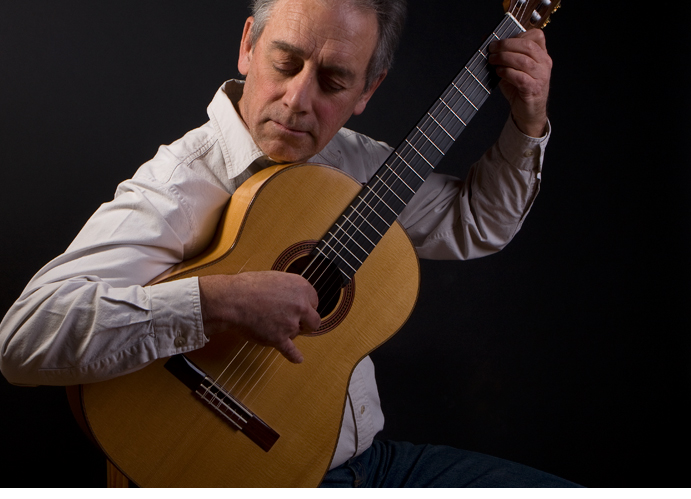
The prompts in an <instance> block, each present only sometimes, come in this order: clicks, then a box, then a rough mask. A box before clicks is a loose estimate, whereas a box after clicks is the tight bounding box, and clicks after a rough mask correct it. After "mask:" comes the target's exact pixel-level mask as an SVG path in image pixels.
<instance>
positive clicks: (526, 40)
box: [489, 29, 552, 137]
mask: <svg viewBox="0 0 691 499" xmlns="http://www.w3.org/2000/svg"><path fill="white" fill-rule="evenodd" d="M489 51H490V56H489V63H490V64H492V65H493V66H494V68H495V70H496V72H497V75H498V76H499V77H500V78H501V79H502V80H501V82H500V83H499V87H500V88H501V90H502V92H503V93H504V95H505V96H506V98H507V99H508V101H509V104H511V113H512V115H513V119H514V121H515V123H516V125H517V126H518V128H519V129H520V130H521V131H522V132H523V133H525V134H526V135H529V136H531V137H541V136H542V135H543V134H544V133H545V127H546V126H547V96H548V94H549V80H550V75H551V73H552V59H551V58H550V56H549V55H548V54H547V46H546V44H545V35H544V33H543V32H542V30H539V29H531V30H528V31H526V32H525V33H521V34H520V35H518V36H517V37H516V38H509V39H506V40H499V41H494V42H492V43H491V44H490V46H489Z"/></svg>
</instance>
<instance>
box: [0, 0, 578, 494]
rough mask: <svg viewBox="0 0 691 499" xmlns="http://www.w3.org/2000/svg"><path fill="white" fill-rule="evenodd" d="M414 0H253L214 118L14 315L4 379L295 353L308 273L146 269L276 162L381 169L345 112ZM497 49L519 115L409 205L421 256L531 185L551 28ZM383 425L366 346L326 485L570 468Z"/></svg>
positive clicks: (506, 216)
mask: <svg viewBox="0 0 691 499" xmlns="http://www.w3.org/2000/svg"><path fill="white" fill-rule="evenodd" d="M404 9H405V7H404V2H403V1H402V0H398V1H396V0H387V1H384V0H349V1H343V0H256V1H255V2H254V5H253V16H252V17H250V18H249V19H248V20H247V22H246V24H245V28H244V31H243V34H242V40H241V47H240V55H239V60H238V68H239V70H240V72H241V73H242V74H244V75H246V81H245V83H241V82H234V81H230V82H226V84H224V85H223V87H221V89H220V90H219V92H218V93H217V94H216V96H215V97H214V100H213V101H212V103H211V104H210V106H209V118H210V121H209V123H207V124H206V125H204V126H203V127H201V128H199V129H197V130H193V131H191V132H189V133H188V134H187V135H186V136H185V137H183V138H182V139H180V140H179V141H177V142H175V143H173V144H171V145H170V146H168V147H162V148H161V149H160V150H159V153H158V154H157V155H156V157H154V158H153V159H152V160H151V161H149V162H148V163H146V164H144V165H143V166H142V167H141V168H140V170H139V171H138V172H137V174H136V175H135V176H134V177H133V178H132V179H130V180H128V181H125V182H123V183H122V184H121V185H120V186H119V187H118V191H117V193H116V196H115V199H114V200H113V201H112V202H110V203H107V204H105V205H103V206H102V207H101V208H99V210H98V211H97V212H96V213H95V214H94V216H93V217H92V218H91V219H90V220H89V222H87V224H86V225H85V227H84V228H83V229H82V231H81V232H80V234H79V235H78V236H77V238H76V239H75V241H74V242H73V243H72V245H70V247H69V248H68V249H67V251H66V252H65V253H64V254H63V255H60V256H59V257H58V258H56V259H55V260H53V261H52V262H50V263H49V264H48V265H47V266H46V267H44V268H43V269H42V270H41V271H39V273H38V274H37V275H36V276H35V277H34V279H32V281H31V282H30V283H29V285H28V286H27V288H26V290H25V291H24V293H23V294H22V296H21V297H20V298H19V299H18V301H17V302H16V303H15V305H14V306H13V307H12V308H11V309H10V311H9V312H8V314H7V315H6V317H5V319H4V320H3V323H2V325H1V326H0V340H1V345H2V346H1V352H2V357H1V361H2V364H1V366H0V367H2V372H3V374H4V375H5V376H6V377H7V378H8V380H10V381H11V382H14V383H17V384H57V385H60V384H66V385H67V384H75V383H89V382H95V381H99V380H104V379H108V378H112V377H114V376H120V375H123V374H126V373H129V372H132V371H134V370H137V369H140V368H142V367H144V366H146V365H147V364H149V363H150V362H152V361H154V360H156V359H157V358H162V357H167V356H171V355H174V354H178V353H184V352H188V351H190V350H194V349H197V348H201V347H203V346H205V345H206V344H207V343H208V342H213V336H214V335H218V334H233V335H238V336H241V337H243V338H246V339H247V340H249V341H251V342H254V343H258V344H261V345H266V346H271V347H274V348H276V349H277V350H278V351H279V352H281V354H282V355H284V356H285V357H286V358H287V359H288V360H290V361H291V362H295V363H300V362H302V361H303V355H302V353H301V352H300V351H299V350H298V349H297V348H296V346H295V344H294V343H293V341H292V340H293V339H294V338H295V337H296V336H297V335H298V334H301V333H302V334H304V333H309V332H312V331H315V330H316V329H318V328H319V325H320V321H321V319H320V317H319V314H318V313H317V312H316V307H317V303H318V296H317V293H316V291H315V290H314V289H313V288H312V286H311V285H310V284H309V283H308V282H307V281H306V280H305V279H303V278H302V277H300V276H298V275H294V274H289V273H283V272H271V271H265V272H244V273H240V274H237V275H212V276H205V277H200V278H196V277H195V278H188V279H181V280H179V281H175V282H171V283H164V284H158V285H154V286H146V283H148V282H149V281H151V280H152V279H153V278H154V277H156V276H157V275H159V274H160V273H162V272H163V271H165V270H166V269H167V268H169V267H170V266H172V265H174V264H175V263H178V262H180V261H183V260H187V259H189V258H191V257H192V256H194V255H196V254H198V253H199V252H200V251H202V250H203V249H204V247H205V246H206V245H207V244H208V243H209V241H210V239H211V237H212V235H213V232H214V230H215V228H216V225H217V222H218V220H219V217H220V215H221V212H222V211H223V208H224V207H225V206H226V204H227V203H228V200H229V199H230V197H231V195H232V194H233V192H234V191H235V189H236V188H237V187H238V186H239V185H241V184H242V182H244V181H245V180H246V179H247V178H249V177H250V176H251V175H252V174H253V173H255V172H257V171H259V170H261V169H262V168H264V167H266V166H267V165H269V164H272V163H275V162H281V163H282V162H297V161H306V160H311V161H314V162H318V163H327V164H331V165H333V166H336V167H338V168H341V169H343V170H344V171H346V172H348V173H350V174H351V175H353V176H354V177H356V178H357V179H358V180H362V181H365V180H366V179H367V178H368V177H369V176H371V175H372V173H373V172H374V170H375V169H376V168H377V167H378V166H379V165H380V164H381V162H382V161H383V160H384V159H385V158H386V157H387V156H388V154H389V153H390V148H389V147H388V146H386V145H384V144H381V143H378V142H375V141H373V140H371V139H369V138H368V137H364V136H362V135H359V134H356V133H354V132H351V131H349V130H345V129H342V126H343V125H344V124H345V122H346V121H347V120H348V118H349V117H350V116H351V115H353V114H360V113H362V112H363V111H364V110H365V107H366V106H367V103H368V101H369V99H370V98H371V97H372V95H373V94H374V92H375V91H376V89H377V88H378V87H379V85H380V84H381V82H382V81H383V79H384V78H385V77H386V73H387V70H388V68H389V66H390V61H391V54H392V51H393V48H394V47H395V45H396V40H397V38H398V34H399V32H400V29H401V26H402V24H403V15H404ZM491 52H492V55H491V56H490V63H492V64H494V65H495V66H496V68H497V74H498V75H499V76H500V77H502V78H503V81H502V84H501V85H502V90H503V91H504V93H505V95H506V96H507V98H508V99H509V101H510V103H511V113H512V117H511V118H510V119H509V120H508V121H507V125H506V127H505V129H504V131H503V132H502V135H501V137H500V138H499V140H498V142H497V144H495V146H494V147H493V149H492V150H491V151H490V152H489V153H488V154H487V155H486V156H485V157H483V159H482V160H481V161H480V162H478V164H477V165H475V166H474V167H473V169H471V173H470V175H469V178H468V181H467V182H465V183H464V182H461V181H459V180H458V179H454V178H451V177H446V176H440V175H432V176H431V177H430V178H429V179H428V181H427V182H426V183H425V184H424V185H423V187H422V188H421V189H420V191H419V192H418V194H417V195H416V197H415V198H414V199H413V201H412V202H411V203H410V204H409V205H408V207H407V208H406V210H405V211H404V213H403V214H402V215H401V217H400V218H399V220H400V221H401V222H402V223H403V224H404V226H405V227H406V228H407V229H408V231H409V234H410V236H411V238H412V240H413V242H414V243H415V245H416V247H417V249H418V253H419V254H420V256H422V257H430V258H448V257H455V258H472V257H478V256H483V255H486V254H489V253H492V252H495V251H498V250H499V249H501V248H502V247H503V246H504V245H505V244H507V243H508V242H509V241H510V239H511V237H512V236H513V234H514V233H515V232H516V231H517V230H518V229H519V228H520V225H521V224H522V221H523V219H524V217H525V215H526V214H527V212H528V210H529V208H530V205H531V203H532V200H533V199H534V197H535V195H536V194H537V189H538V185H539V171H540V168H541V159H542V154H543V151H544V147H545V145H546V142H547V134H548V122H547V115H546V101H547V93H548V86H549V75H550V70H551V60H550V58H549V56H548V55H547V51H546V48H545V42H544V37H543V35H542V33H541V32H538V31H531V32H528V33H526V34H525V35H524V36H521V37H520V38H519V39H514V40H508V41H503V42H497V43H495V44H494V45H493V46H492V47H491ZM471 194H472V195H471ZM355 408H358V410H355ZM382 427H383V415H382V414H381V410H380V407H379V398H378V394H377V391H376V384H375V381H374V368H373V366H372V363H371V360H369V358H366V359H364V360H363V361H362V362H361V363H360V364H359V365H358V366H357V367H356V369H355V372H354V373H353V376H352V380H351V385H350V389H349V392H348V400H347V404H346V411H345V414H344V422H343V427H342V430H341V434H340V437H339V442H338V446H337V449H336V453H335V456H334V459H333V462H332V466H331V468H332V471H331V472H330V473H328V474H327V476H326V477H325V480H324V485H334V486H338V485H353V484H357V483H364V484H367V485H383V486H398V485H404V484H406V485H413V486H423V485H443V486H459V485H473V484H474V485H486V486H487V485H551V486H557V485H563V484H564V482H562V481H560V480H558V479H556V478H555V477H551V476H549V475H545V474H542V473H540V472H537V471H535V470H530V469H527V468H524V467H521V466H518V465H514V464H512V463H506V462H503V461H500V460H495V459H493V458H489V457H486V456H477V455H474V454H469V453H465V452H463V451H458V450H455V449H448V448H442V447H425V448H421V447H414V446H409V445H407V444H384V443H381V442H378V441H375V440H374V435H375V434H376V433H377V432H378V431H379V430H380V429H381V428H382ZM394 456H395V459H394ZM387 463H388V464H389V465H390V466H388V467H386V468H384V467H383V466H384V465H385V464H387ZM442 470H445V472H442Z"/></svg>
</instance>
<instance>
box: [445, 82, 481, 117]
mask: <svg viewBox="0 0 691 499" xmlns="http://www.w3.org/2000/svg"><path fill="white" fill-rule="evenodd" d="M451 85H453V88H455V89H456V90H458V92H459V93H460V94H461V95H462V96H463V98H464V99H465V100H467V101H468V104H470V105H471V106H473V109H475V110H476V111H478V108H477V106H476V105H475V104H473V101H471V100H470V99H469V98H468V96H467V95H466V94H464V93H463V90H461V89H460V88H458V87H457V86H456V84H455V83H452V84H451Z"/></svg>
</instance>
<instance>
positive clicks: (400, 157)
mask: <svg viewBox="0 0 691 499" xmlns="http://www.w3.org/2000/svg"><path fill="white" fill-rule="evenodd" d="M394 154H395V155H396V156H398V159H400V160H401V161H403V163H404V164H405V165H406V166H407V167H408V169H410V170H411V171H413V172H415V175H417V176H418V177H420V180H422V181H423V182H424V181H425V178H424V177H422V176H421V175H420V174H419V173H418V172H417V170H416V169H415V168H413V167H412V166H410V164H408V162H407V161H406V160H405V159H403V156H401V155H400V154H399V153H398V151H394Z"/></svg>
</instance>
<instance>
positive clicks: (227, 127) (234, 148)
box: [207, 80, 266, 178]
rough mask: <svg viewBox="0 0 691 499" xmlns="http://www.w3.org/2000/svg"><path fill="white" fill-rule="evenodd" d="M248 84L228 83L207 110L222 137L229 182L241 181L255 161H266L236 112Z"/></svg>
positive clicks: (218, 92) (219, 91) (231, 81)
mask: <svg viewBox="0 0 691 499" xmlns="http://www.w3.org/2000/svg"><path fill="white" fill-rule="evenodd" d="M244 83H245V82H243V81H239V80H228V81H227V82H225V83H224V84H223V85H222V86H221V88H219V89H218V91H217V92H216V95H215V96H214V98H213V100H212V101H211V104H209V107H208V108H207V112H208V114H209V119H210V120H211V124H212V125H213V127H214V128H215V129H216V132H217V133H218V136H219V137H220V140H219V142H220V145H221V150H222V151H223V159H224V160H225V163H226V169H227V171H228V178H235V177H237V176H238V175H240V174H241V173H242V172H243V171H245V170H246V169H247V168H248V167H249V166H250V165H251V164H252V163H253V162H254V161H256V160H258V159H260V158H266V155H265V154H264V153H263V152H262V150H261V149H259V147H258V146H257V144H255V143H254V140H252V136H251V135H250V132H249V130H248V129H247V125H245V122H244V121H243V120H242V118H241V117H240V115H239V114H238V112H237V110H236V109H235V104H237V103H238V101H239V100H240V97H241V96H242V90H243V88H244Z"/></svg>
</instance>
